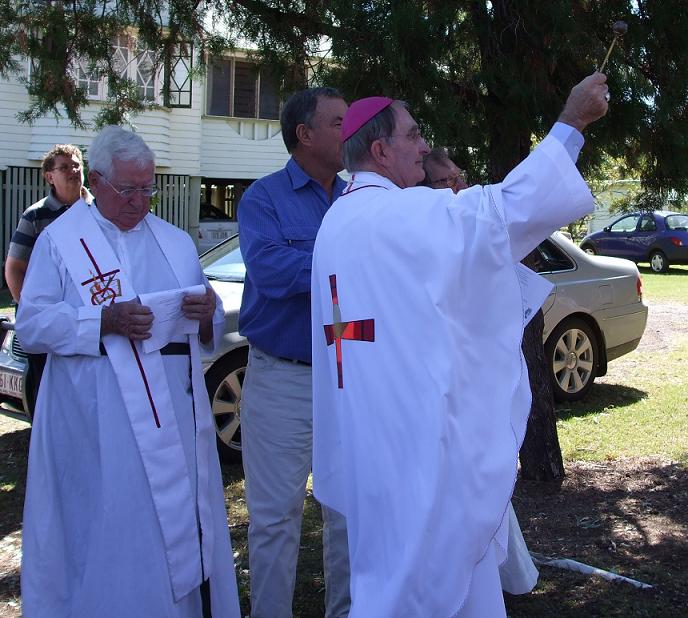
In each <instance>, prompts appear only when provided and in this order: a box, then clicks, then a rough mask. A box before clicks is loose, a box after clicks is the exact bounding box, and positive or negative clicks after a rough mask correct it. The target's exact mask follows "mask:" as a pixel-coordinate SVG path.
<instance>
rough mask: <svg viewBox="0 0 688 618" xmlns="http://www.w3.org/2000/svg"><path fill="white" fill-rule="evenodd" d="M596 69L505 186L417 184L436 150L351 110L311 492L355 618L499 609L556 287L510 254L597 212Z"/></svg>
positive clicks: (321, 301)
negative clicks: (531, 380)
mask: <svg viewBox="0 0 688 618" xmlns="http://www.w3.org/2000/svg"><path fill="white" fill-rule="evenodd" d="M605 80H606V78H605V77H604V76H603V75H600V74H596V75H593V76H591V77H589V78H586V80H584V81H583V82H582V83H581V84H579V85H578V86H576V88H574V90H573V91H572V94H571V96H570V97H569V100H568V102H567V105H566V107H565V108H564V112H562V116H561V118H560V120H561V121H562V122H560V123H557V125H555V127H554V129H553V130H552V132H551V134H550V135H549V136H548V137H547V138H545V139H544V140H543V142H542V143H541V144H540V145H539V146H538V147H537V148H536V149H535V150H534V151H533V152H532V153H531V155H530V156H529V157H528V158H527V159H526V160H525V161H523V162H522V163H521V164H520V165H519V166H517V167H516V168H515V169H514V170H513V171H512V172H511V173H510V174H509V175H508V176H507V177H506V178H505V179H504V181H503V182H502V183H499V184H497V185H491V186H485V187H480V186H475V187H472V188H470V189H465V190H463V191H462V192H461V193H459V194H458V195H454V194H453V192H452V191H451V190H449V189H447V190H440V191H437V190H432V189H429V188H426V187H415V186H414V185H415V184H416V183H417V182H418V181H419V180H420V179H421V178H422V174H423V172H422V157H423V155H424V154H425V153H427V152H428V148H427V145H426V144H425V142H424V141H423V139H422V137H421V136H420V134H419V132H418V127H417V125H416V123H415V121H414V120H413V118H412V117H411V116H410V115H409V113H408V112H407V111H406V109H405V108H404V106H403V105H402V104H401V103H400V102H395V101H392V100H391V99H386V98H384V97H372V98H370V99H364V100H362V101H360V102H355V103H353V104H352V105H351V106H350V108H349V112H348V113H347V117H345V119H344V123H343V126H342V139H343V140H344V157H345V163H346V164H347V169H349V171H350V172H352V173H353V176H352V181H351V183H350V186H349V187H348V189H347V191H345V193H344V194H343V195H342V197H340V198H339V199H338V200H337V201H336V202H335V204H334V205H333V206H332V208H331V209H330V210H329V211H328V213H327V214H326V215H325V218H324V221H323V225H322V227H321V228H320V231H319V233H318V237H317V240H316V245H315V251H314V256H313V271H312V294H313V296H312V311H313V388H314V396H313V416H314V418H313V429H314V446H313V451H314V452H313V485H314V492H315V495H316V497H317V498H318V500H320V501H321V502H322V503H323V504H326V505H327V506H329V507H330V508H333V509H335V510H337V511H339V512H341V513H343V514H344V515H345V517H346V520H347V529H348V534H349V552H350V561H351V597H352V605H351V613H350V616H351V618H368V617H370V616H375V618H404V617H409V618H450V617H453V616H461V617H466V616H469V617H472V618H485V617H493V616H504V615H505V609H504V603H503V599H502V593H501V587H500V580H499V572H498V566H499V564H500V563H501V562H502V561H503V560H504V558H505V556H506V550H507V543H508V526H509V513H508V505H509V500H510V497H511V493H512V490H513V485H514V481H515V478H516V470H517V455H518V449H519V446H520V444H521V441H522V439H523V435H524V433H525V429H526V421H527V417H528V413H529V410H530V397H531V396H530V388H529V384H528V375H527V369H526V365H525V361H524V359H523V356H522V353H521V339H522V336H523V328H524V325H525V324H526V322H527V320H528V318H529V316H530V315H531V314H532V313H533V312H534V311H535V310H536V309H537V307H539V305H540V304H541V303H542V302H543V300H544V298H545V297H546V296H547V293H548V291H549V284H547V283H546V282H544V281H543V280H542V279H541V278H540V277H538V276H537V275H535V274H534V273H532V271H529V270H528V269H525V267H522V266H520V265H519V264H518V262H519V261H520V260H521V258H522V257H523V256H524V255H526V254H527V253H528V252H530V251H531V250H532V249H533V248H534V247H535V246H536V245H537V244H538V243H539V242H540V241H541V240H543V239H544V238H546V237H547V236H548V235H549V234H550V233H551V232H552V231H554V230H556V229H557V228H559V227H560V226H562V225H564V224H566V223H568V222H570V221H572V220H575V219H578V218H580V217H582V216H583V215H585V214H586V213H588V212H590V211H591V210H592V207H593V200H592V196H591V194H590V191H589V189H588V187H587V186H586V184H585V182H584V181H583V179H582V178H581V176H580V174H579V173H578V171H577V169H576V167H575V164H574V162H575V159H576V156H577V154H578V150H579V149H580V147H581V145H582V136H581V135H580V131H581V130H582V129H583V128H584V127H585V125H586V124H588V123H589V122H592V121H594V120H596V119H597V118H599V117H600V116H602V115H603V114H604V113H605V112H606V109H607V104H606V101H605V98H604V94H605V93H606V91H607V87H606V84H605ZM419 175H420V178H419ZM407 187H408V188H407Z"/></svg>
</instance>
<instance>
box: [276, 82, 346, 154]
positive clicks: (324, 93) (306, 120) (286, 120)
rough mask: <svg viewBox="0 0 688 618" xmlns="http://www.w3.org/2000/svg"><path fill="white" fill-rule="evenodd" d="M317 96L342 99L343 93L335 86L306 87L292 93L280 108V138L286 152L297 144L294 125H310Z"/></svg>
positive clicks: (297, 139) (290, 150)
mask: <svg viewBox="0 0 688 618" xmlns="http://www.w3.org/2000/svg"><path fill="white" fill-rule="evenodd" d="M318 97H327V98H328V99H343V98H344V97H343V95H342V93H341V92H339V90H337V89H336V88H327V87H325V86H323V87H320V88H306V89H305V90H299V91H298V92H295V93H294V94H292V95H291V96H290V97H289V98H288V99H287V102H286V103H285V104H284V107H283V108H282V114H281V115H280V126H281V127H282V139H283V140H284V145H285V146H286V147H287V152H292V151H293V150H294V148H296V147H297V146H298V145H299V138H298V137H297V136H296V127H298V126H299V125H300V124H305V125H307V126H309V127H310V126H312V124H311V123H312V122H313V116H314V115H315V109H316V107H317V105H318Z"/></svg>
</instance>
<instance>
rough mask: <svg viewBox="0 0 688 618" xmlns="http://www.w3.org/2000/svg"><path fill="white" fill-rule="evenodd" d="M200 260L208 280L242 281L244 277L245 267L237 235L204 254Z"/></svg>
mask: <svg viewBox="0 0 688 618" xmlns="http://www.w3.org/2000/svg"><path fill="white" fill-rule="evenodd" d="M200 260H201V265H202V266H203V272H204V273H205V276H206V277H208V279H219V280H220V281H243V280H244V278H245V277H246V266H245V265H244V258H243V257H242V256H241V250H240V248H239V236H238V235H236V236H232V238H229V239H228V240H226V241H225V242H223V243H220V244H219V245H217V247H214V248H213V249H211V250H210V251H208V252H206V253H204V254H203V255H202V256H201V257H200Z"/></svg>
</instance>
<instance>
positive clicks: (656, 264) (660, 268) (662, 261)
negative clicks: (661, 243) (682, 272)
mask: <svg viewBox="0 0 688 618" xmlns="http://www.w3.org/2000/svg"><path fill="white" fill-rule="evenodd" d="M650 268H651V269H652V270H653V272H656V273H665V272H668V270H669V260H667V256H666V255H664V253H662V252H661V251H653V252H652V253H650Z"/></svg>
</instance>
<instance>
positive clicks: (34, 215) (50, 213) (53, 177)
mask: <svg viewBox="0 0 688 618" xmlns="http://www.w3.org/2000/svg"><path fill="white" fill-rule="evenodd" d="M41 170H42V171H43V177H44V178H45V179H46V181H47V182H48V184H49V185H50V193H49V194H48V195H47V196H46V197H44V198H43V199H42V200H39V201H38V202H36V203H35V204H32V205H31V206H29V207H28V208H27V209H26V210H25V211H24V214H23V215H22V217H21V219H20V220H19V225H17V229H16V230H15V232H14V234H13V235H12V239H11V241H10V246H9V250H8V252H7V259H6V261H5V280H6V281H7V287H8V288H9V289H10V293H11V294H12V298H14V300H15V302H19V298H20V296H21V289H22V286H23V285H24V277H25V276H26V269H27V268H28V266H29V258H30V257H31V251H32V250H33V246H34V244H35V242H36V239H37V238H38V235H39V234H40V233H41V232H42V231H43V230H44V229H45V228H46V227H48V225H50V224H51V223H52V222H53V221H54V220H55V219H57V217H59V216H60V215H61V214H62V213H63V212H65V210H67V208H69V207H70V206H71V205H72V204H73V203H74V202H76V201H77V200H78V199H79V198H80V197H81V195H82V194H83V195H84V199H86V197H90V194H89V193H88V191H87V190H86V189H85V188H84V186H83V185H84V159H83V156H82V154H81V150H79V149H78V148H77V147H76V146H72V144H56V145H55V146H53V147H52V148H51V149H50V150H49V151H48V152H46V153H45V155H44V156H43V163H42V164H41ZM28 359H29V367H28V371H27V375H26V384H25V391H26V394H27V398H28V404H29V408H30V409H29V410H28V412H29V414H33V411H34V408H35V403H36V396H37V395H38V385H39V384H40V381H41V374H42V373H43V367H44V366H45V360H46V355H45V354H29V355H28Z"/></svg>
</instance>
